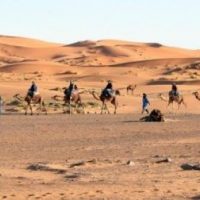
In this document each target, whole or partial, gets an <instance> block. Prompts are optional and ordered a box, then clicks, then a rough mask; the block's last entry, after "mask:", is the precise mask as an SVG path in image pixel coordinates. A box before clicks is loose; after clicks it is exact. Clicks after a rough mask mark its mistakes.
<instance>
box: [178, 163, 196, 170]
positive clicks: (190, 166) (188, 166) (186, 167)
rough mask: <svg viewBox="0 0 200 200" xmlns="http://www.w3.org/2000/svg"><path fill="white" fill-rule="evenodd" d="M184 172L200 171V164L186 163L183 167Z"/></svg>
mask: <svg viewBox="0 0 200 200" xmlns="http://www.w3.org/2000/svg"><path fill="white" fill-rule="evenodd" d="M181 168H182V169H183V170H200V164H191V163H185V164H182V165H181Z"/></svg>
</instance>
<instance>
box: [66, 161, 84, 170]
mask: <svg viewBox="0 0 200 200" xmlns="http://www.w3.org/2000/svg"><path fill="white" fill-rule="evenodd" d="M81 165H85V161H83V160H81V161H77V162H74V163H72V164H70V165H69V168H73V167H76V166H81Z"/></svg>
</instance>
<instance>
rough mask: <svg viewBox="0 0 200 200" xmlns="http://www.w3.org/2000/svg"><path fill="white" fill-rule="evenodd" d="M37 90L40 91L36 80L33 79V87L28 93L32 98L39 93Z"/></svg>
mask: <svg viewBox="0 0 200 200" xmlns="http://www.w3.org/2000/svg"><path fill="white" fill-rule="evenodd" d="M37 92H38V87H37V85H36V83H35V81H32V85H31V87H30V88H29V90H28V95H29V96H30V97H31V98H33V97H34V96H35V95H36V94H37Z"/></svg>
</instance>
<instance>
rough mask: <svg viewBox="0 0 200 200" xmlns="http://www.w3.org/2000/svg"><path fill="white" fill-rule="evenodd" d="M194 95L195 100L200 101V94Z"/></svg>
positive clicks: (194, 93) (195, 93)
mask: <svg viewBox="0 0 200 200" xmlns="http://www.w3.org/2000/svg"><path fill="white" fill-rule="evenodd" d="M192 94H193V95H194V96H195V98H196V99H197V100H199V101H200V94H199V92H193V93H192Z"/></svg>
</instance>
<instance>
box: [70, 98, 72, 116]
mask: <svg viewBox="0 0 200 200" xmlns="http://www.w3.org/2000/svg"><path fill="white" fill-rule="evenodd" d="M69 114H70V115H71V114H72V106H71V101H69Z"/></svg>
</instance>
